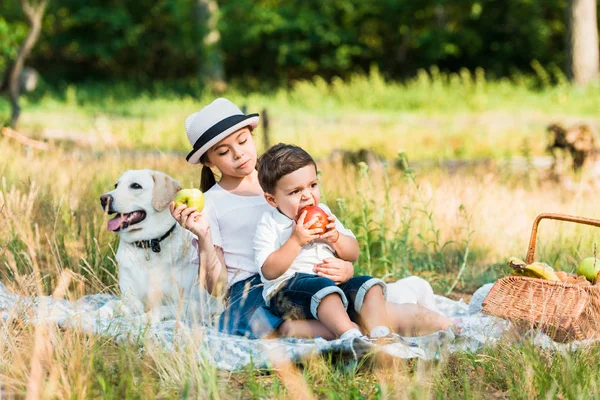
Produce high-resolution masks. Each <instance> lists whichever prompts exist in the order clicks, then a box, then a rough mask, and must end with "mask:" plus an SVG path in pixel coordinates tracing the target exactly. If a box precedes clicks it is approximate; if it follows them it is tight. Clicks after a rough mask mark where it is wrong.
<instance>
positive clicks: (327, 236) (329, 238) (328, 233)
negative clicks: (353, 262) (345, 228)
mask: <svg viewBox="0 0 600 400" xmlns="http://www.w3.org/2000/svg"><path fill="white" fill-rule="evenodd" d="M327 219H328V220H329V222H328V223H327V226H326V228H325V233H324V234H322V235H321V237H320V239H323V240H325V241H326V242H329V243H330V244H333V243H335V242H337V241H338V239H339V238H340V232H339V231H338V230H337V229H336V227H335V217H334V216H333V214H327Z"/></svg>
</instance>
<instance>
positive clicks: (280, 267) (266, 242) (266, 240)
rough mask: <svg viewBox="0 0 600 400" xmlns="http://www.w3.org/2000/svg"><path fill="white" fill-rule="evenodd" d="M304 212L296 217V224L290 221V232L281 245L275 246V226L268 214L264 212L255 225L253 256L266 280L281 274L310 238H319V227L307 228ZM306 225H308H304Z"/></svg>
mask: <svg viewBox="0 0 600 400" xmlns="http://www.w3.org/2000/svg"><path fill="white" fill-rule="evenodd" d="M305 215H306V212H304V213H303V214H302V215H301V216H300V218H299V219H298V224H296V223H295V222H292V234H291V236H290V238H289V239H288V240H287V241H286V242H285V243H284V244H283V246H281V247H279V248H278V247H277V239H278V238H277V227H276V226H275V223H274V222H273V221H272V219H271V218H270V217H269V215H268V214H265V215H264V216H263V218H262V219H261V220H260V222H259V223H258V226H257V227H256V234H255V236H254V257H255V261H256V265H258V266H259V268H260V273H261V275H262V276H263V277H264V278H265V279H267V280H273V279H277V278H279V277H280V276H281V275H283V274H284V273H285V272H286V271H287V270H288V269H289V268H290V266H291V265H292V263H293V262H294V259H295V258H296V257H297V256H298V254H300V250H302V247H303V246H304V245H306V244H307V243H308V242H310V241H311V240H315V239H318V238H319V234H320V233H321V231H322V230H321V229H312V230H311V229H308V226H310V225H309V224H312V223H314V222H315V221H309V223H306V224H305V223H304V216H305ZM306 225H308V226H306Z"/></svg>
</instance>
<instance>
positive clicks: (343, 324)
mask: <svg viewBox="0 0 600 400" xmlns="http://www.w3.org/2000/svg"><path fill="white" fill-rule="evenodd" d="M317 315H318V316H319V321H320V322H321V323H322V324H323V325H324V326H325V327H326V328H327V329H329V330H330V331H331V332H332V333H333V334H334V335H335V337H336V338H337V337H340V336H341V335H342V334H343V333H344V332H347V331H349V330H351V329H356V325H354V323H353V322H352V321H351V320H350V317H349V316H348V313H347V312H346V309H345V308H344V304H343V303H342V299H341V298H340V296H339V295H337V294H335V293H333V294H330V295H327V296H325V297H324V298H323V300H321V304H319V307H318V308H317Z"/></svg>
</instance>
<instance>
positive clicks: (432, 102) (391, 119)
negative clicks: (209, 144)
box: [0, 67, 600, 160]
mask: <svg viewBox="0 0 600 400" xmlns="http://www.w3.org/2000/svg"><path fill="white" fill-rule="evenodd" d="M540 68H541V67H540ZM538 70H539V71H540V72H539V74H538V75H539V76H538V77H537V78H528V77H523V76H515V77H513V78H512V79H508V78H505V79H502V80H487V79H486V78H485V73H484V71H482V70H476V71H475V72H469V71H466V70H463V71H461V73H459V74H449V75H448V74H443V73H440V72H439V71H438V70H437V69H436V68H431V69H430V70H429V71H421V72H420V73H419V74H418V75H417V76H416V77H415V78H414V79H411V80H408V81H406V82H404V83H394V82H386V81H385V80H384V79H383V78H382V76H381V75H380V74H379V73H378V71H377V70H373V71H371V73H370V75H369V76H356V77H354V78H351V79H350V80H349V81H347V82H342V81H341V80H336V79H334V80H333V81H332V82H331V83H327V82H325V81H323V80H321V79H318V78H317V79H315V80H313V81H301V82H296V83H295V84H293V85H292V86H291V89H279V90H277V91H275V92H270V93H244V92H243V91H241V90H239V89H235V88H233V89H230V90H229V91H228V92H227V93H225V94H224V96H226V97H228V98H230V99H231V100H232V101H234V102H235V103H237V104H238V105H240V106H242V105H246V106H247V109H248V112H262V110H263V109H267V110H268V113H269V116H270V120H271V133H270V134H271V142H277V141H283V142H293V143H296V144H299V145H301V146H304V147H306V148H307V150H308V151H310V152H311V154H313V155H314V156H316V157H318V158H324V157H327V156H328V155H329V154H330V152H331V150H332V149H334V148H347V149H358V148H361V147H366V148H372V149H374V150H375V151H377V152H379V153H381V154H382V155H384V156H386V157H388V158H392V157H394V156H395V154H396V153H397V152H398V151H400V150H403V151H406V152H407V153H408V154H410V157H411V160H419V159H447V158H457V157H458V158H482V157H492V158H496V159H499V158H504V157H508V156H512V155H516V154H522V153H523V152H524V150H523V149H524V147H525V148H527V151H528V152H531V154H532V155H540V154H542V153H543V146H541V143H542V142H543V141H544V139H545V127H546V126H547V125H548V124H549V123H551V122H554V121H559V122H566V123H571V122H581V121H584V122H589V123H592V124H594V123H596V122H597V117H596V114H597V110H598V108H599V107H600V95H599V94H598V93H600V91H599V90H598V87H597V86H595V85H592V86H589V87H587V88H585V89H582V88H576V87H572V86H569V85H567V84H566V83H564V77H561V76H560V75H559V74H558V73H555V72H547V71H544V70H543V69H538ZM546 75H548V76H546ZM551 82H554V83H553V84H551ZM190 92H191V93H193V94H194V96H192V95H190V94H189V93H188V94H179V93H177V92H175V91H173V90H170V88H169V87H168V86H166V85H163V84H156V85H155V86H154V87H149V88H147V90H142V91H139V90H134V89H133V88H132V87H131V86H128V85H126V84H113V85H110V86H101V85H98V84H96V85H93V84H85V85H84V84H82V85H80V86H76V85H67V86H63V87H60V88H55V89H48V88H44V89H40V91H39V92H37V93H35V94H34V95H31V96H30V97H29V98H24V99H23V117H22V120H21V125H20V129H21V130H23V131H24V132H27V133H28V134H30V135H34V136H36V137H56V136H57V135H58V136H63V137H65V136H66V137H69V138H71V139H75V140H80V141H82V142H86V143H88V144H89V145H90V146H92V147H94V148H96V149H98V148H110V147H113V146H115V145H118V146H119V147H120V148H122V149H123V148H129V149H137V150H140V149H146V150H160V151H177V152H183V153H184V152H185V151H187V150H188V148H189V147H190V146H189V143H187V140H186V137H185V135H184V129H183V121H184V119H185V117H186V116H187V115H189V114H190V113H192V112H194V111H197V110H198V109H199V108H201V107H202V106H203V105H205V104H207V103H208V102H209V101H211V100H212V99H214V97H215V95H213V94H211V93H194V92H193V91H190ZM2 115H3V116H4V119H5V120H6V119H8V115H9V106H8V102H7V101H6V99H3V100H1V101H0V118H1V116H2ZM262 134H263V132H262V130H261V129H260V128H259V131H258V137H259V138H261V137H262ZM315 138H318V140H315Z"/></svg>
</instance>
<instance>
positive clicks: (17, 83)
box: [8, 0, 48, 129]
mask: <svg viewBox="0 0 600 400" xmlns="http://www.w3.org/2000/svg"><path fill="white" fill-rule="evenodd" d="M47 4H48V0H41V1H39V2H37V3H35V4H34V3H33V2H31V1H29V0H21V7H22V8H23V13H24V14H25V16H26V17H27V19H28V20H29V24H30V25H31V29H30V30H29V33H28V34H27V37H26V38H25V41H24V42H23V45H22V46H21V48H20V49H19V53H18V54H17V58H16V59H15V62H14V64H13V68H12V71H11V73H10V78H9V85H8V92H9V96H10V104H11V107H12V113H11V118H10V126H11V127H12V128H13V129H15V128H16V127H17V121H18V120H19V115H20V114H21V106H20V105H19V96H21V72H22V71H23V66H24V65H25V59H26V58H27V56H29V53H31V50H32V49H33V46H35V43H36V42H37V41H38V39H39V37H40V32H41V31H42V18H43V17H44V11H45V10H46V5H47Z"/></svg>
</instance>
